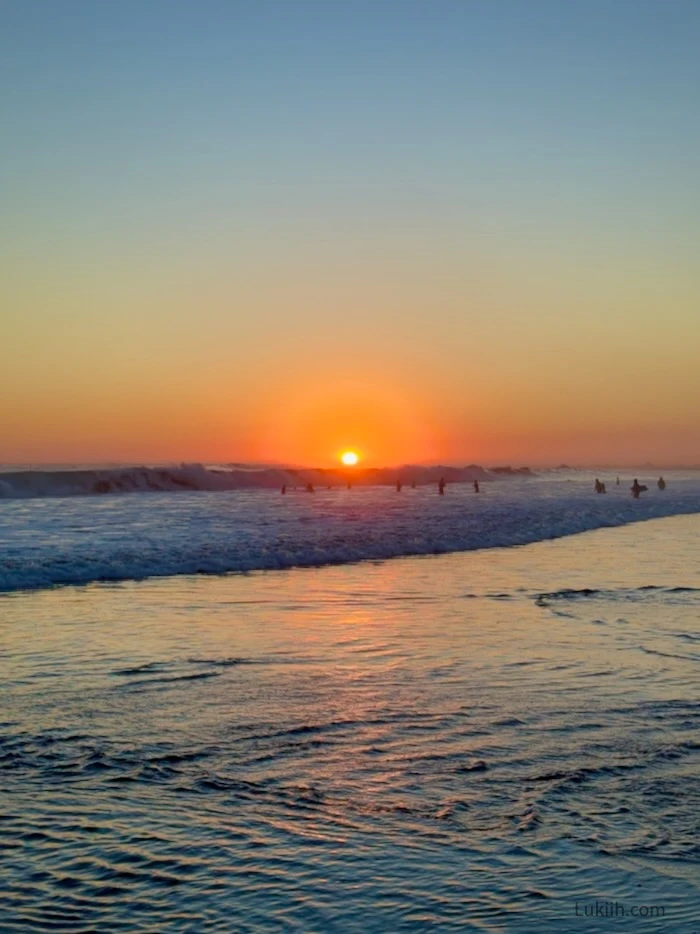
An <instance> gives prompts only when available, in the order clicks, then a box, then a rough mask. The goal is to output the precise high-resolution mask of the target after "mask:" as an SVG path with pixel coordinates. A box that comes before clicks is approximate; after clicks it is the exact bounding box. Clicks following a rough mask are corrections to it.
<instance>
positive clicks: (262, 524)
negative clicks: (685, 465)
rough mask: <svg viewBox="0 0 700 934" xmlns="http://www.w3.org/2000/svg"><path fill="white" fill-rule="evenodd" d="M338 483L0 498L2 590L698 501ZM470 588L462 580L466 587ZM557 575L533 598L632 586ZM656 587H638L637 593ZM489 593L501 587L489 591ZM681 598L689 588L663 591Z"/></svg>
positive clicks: (594, 524) (405, 552)
mask: <svg viewBox="0 0 700 934" xmlns="http://www.w3.org/2000/svg"><path fill="white" fill-rule="evenodd" d="M448 492H449V494H450V495H447V496H444V497H439V496H437V491H436V490H431V491H428V490H423V491H421V490H418V491H415V493H414V492H413V491H410V490H409V491H408V494H407V495H406V494H402V495H400V496H399V495H397V494H395V493H390V492H389V491H387V490H386V489H381V488H376V487H375V488H372V489H367V490H364V491H361V492H360V491H350V492H347V491H345V490H340V491H338V492H336V493H328V494H324V493H321V494H319V495H318V496H306V495H303V496H302V495H299V496H285V497H282V496H279V495H277V496H265V497H258V496H256V497H255V498H251V497H247V496H231V497H207V496H203V497H196V498H194V497H179V496H172V497H150V498H145V497H106V498H105V500H103V501H99V500H95V499H94V498H83V499H80V498H78V497H74V498H72V499H68V500H53V501H47V500H34V501H32V502H20V503H17V502H16V503H5V504H4V508H3V509H2V510H0V542H1V543H3V548H2V553H1V554H0V592H5V593H10V592H13V591H19V590H33V589H40V588H45V587H52V586H58V585H81V584H91V583H97V582H101V583H107V582H115V583H116V582H120V581H128V580H145V579H148V578H157V577H172V576H178V575H196V574H212V575H219V574H228V573H245V572H249V571H268V570H282V569H287V568H300V567H321V566H324V565H336V564H347V563H352V562H358V561H381V560H384V559H389V558H397V557H403V556H411V555H416V556H418V555H435V554H446V553H449V552H460V551H472V550H476V549H485V548H502V547H511V546H516V545H527V544H531V543H533V542H539V541H544V540H547V539H555V538H562V537H564V536H567V535H574V534H578V533H581V532H587V531H592V530H594V529H600V528H606V527H608V528H610V527H616V526H622V525H626V524H628V523H631V522H639V521H641V520H647V519H657V518H664V517H669V516H674V515H683V514H691V513H698V512H700V487H699V486H698V484H697V483H696V482H695V483H692V484H686V486H685V487H684V488H681V487H680V484H679V485H678V490H677V491H676V490H674V492H673V493H672V494H669V492H668V491H667V492H665V493H658V495H655V494H650V495H649V496H647V497H646V498H645V499H643V500H634V499H632V498H631V497H630V496H629V495H624V494H623V493H622V492H620V494H619V495H617V496H615V495H609V496H607V497H597V496H595V495H591V492H590V489H589V488H588V485H587V484H586V485H585V489H584V487H583V486H581V489H580V490H575V489H572V488H570V487H566V488H564V487H563V486H562V485H561V484H559V485H557V484H556V483H550V482H549V481H547V480H545V479H540V480H538V481H537V482H536V484H534V485H533V484H532V482H531V481H529V480H528V481H523V482H522V483H510V482H505V483H503V484H501V483H497V482H494V483H493V484H491V485H490V488H489V490H488V491H487V492H484V493H483V494H482V495H479V496H477V495H475V494H474V493H473V492H472V491H471V490H470V489H469V487H462V488H461V489H454V490H452V491H448ZM469 592H471V591H469ZM645 593H646V591H645V592H644V593H642V592H639V593H625V594H620V593H616V594H611V593H608V592H597V591H595V590H592V589H587V588H582V589H579V590H573V589H563V590H560V591H554V592H547V593H544V592H543V593H541V594H535V595H534V598H535V599H536V601H537V602H538V603H539V605H540V606H544V607H546V606H550V605H554V606H559V607H566V604H567V603H568V602H569V601H579V600H599V599H610V598H611V597H614V598H615V599H620V598H621V597H624V598H625V599H641V598H643V597H644V594H645ZM656 593H657V591H656V590H653V589H650V590H649V596H650V597H651V598H653V595H654V594H656ZM488 596H489V598H491V599H496V600H506V599H509V598H510V596H511V595H509V594H500V593H493V594H488ZM663 596H664V599H667V600H673V601H683V602H684V601H687V600H691V599H693V598H694V594H693V593H692V592H688V591H683V592H680V591H679V592H669V591H665V592H664V593H663Z"/></svg>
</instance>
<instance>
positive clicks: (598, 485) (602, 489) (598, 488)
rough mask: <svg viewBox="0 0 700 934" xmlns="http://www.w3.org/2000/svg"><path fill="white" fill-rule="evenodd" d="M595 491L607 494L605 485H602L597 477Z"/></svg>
mask: <svg viewBox="0 0 700 934" xmlns="http://www.w3.org/2000/svg"><path fill="white" fill-rule="evenodd" d="M593 489H594V490H595V491H596V493H605V484H604V483H601V482H600V480H599V479H598V478H597V477H596V478H595V485H594V487H593Z"/></svg>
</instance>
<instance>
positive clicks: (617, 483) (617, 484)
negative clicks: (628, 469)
mask: <svg viewBox="0 0 700 934" xmlns="http://www.w3.org/2000/svg"><path fill="white" fill-rule="evenodd" d="M619 485H620V478H619V477H618V478H617V480H616V481H615V486H619Z"/></svg>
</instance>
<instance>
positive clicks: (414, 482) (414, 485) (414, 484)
mask: <svg viewBox="0 0 700 934" xmlns="http://www.w3.org/2000/svg"><path fill="white" fill-rule="evenodd" d="M415 488H416V481H415V480H414V481H413V483H411V489H412V490H415Z"/></svg>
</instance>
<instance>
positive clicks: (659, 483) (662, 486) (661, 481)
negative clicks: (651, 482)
mask: <svg viewBox="0 0 700 934" xmlns="http://www.w3.org/2000/svg"><path fill="white" fill-rule="evenodd" d="M656 485H657V486H658V488H659V489H660V490H665V489H666V481H665V480H664V478H663V477H659V479H658V480H657V481H656Z"/></svg>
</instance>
